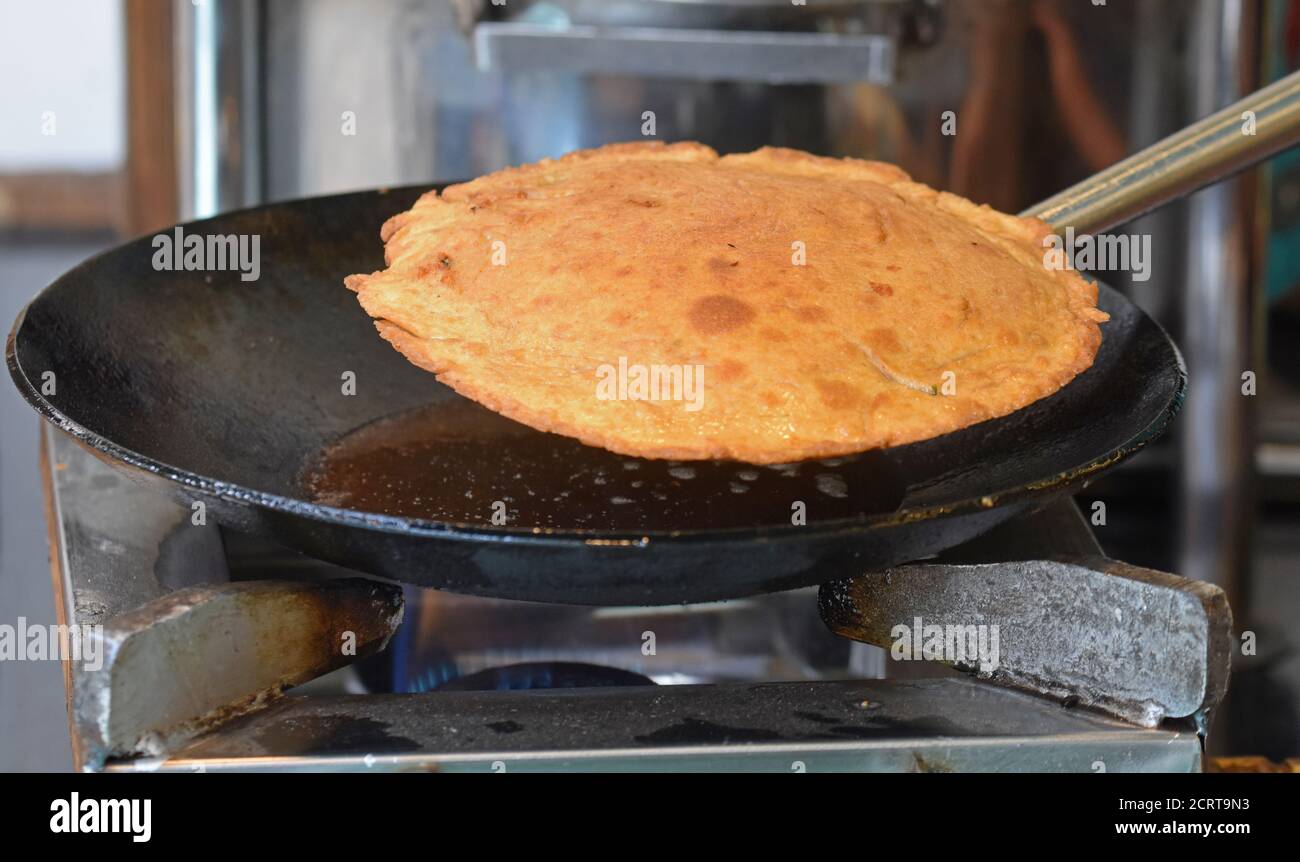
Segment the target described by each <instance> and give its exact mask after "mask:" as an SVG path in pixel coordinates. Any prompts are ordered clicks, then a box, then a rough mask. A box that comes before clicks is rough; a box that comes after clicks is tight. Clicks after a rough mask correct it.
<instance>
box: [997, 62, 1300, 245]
mask: <svg viewBox="0 0 1300 862" xmlns="http://www.w3.org/2000/svg"><path fill="white" fill-rule="evenodd" d="M1248 112H1249V114H1248ZM1252 128H1253V134H1249V133H1248V131H1250V130H1251V129H1252ZM1297 143H1300V72H1294V73H1292V74H1290V75H1288V76H1287V77H1285V78H1283V79H1281V80H1280V81H1277V82H1276V83H1273V84H1270V85H1269V86H1267V87H1265V88H1264V89H1262V90H1258V91H1256V92H1254V93H1252V94H1251V95H1249V96H1247V97H1246V98H1244V99H1242V100H1241V101H1239V102H1234V103H1233V104H1231V105H1229V106H1228V107H1226V108H1224V109H1223V110H1221V111H1219V112H1218V113H1215V114H1211V115H1210V116H1208V117H1206V118H1205V119H1203V120H1199V121H1197V122H1196V123H1193V124H1192V125H1190V126H1188V127H1187V128H1185V129H1183V130H1182V131H1180V132H1177V133H1175V134H1173V135H1170V136H1169V137H1167V138H1165V139H1164V140H1162V141H1159V142H1158V143H1155V144H1152V145H1151V146H1149V147H1147V148H1146V149H1145V150H1142V151H1141V152H1140V153H1137V154H1136V155H1133V156H1129V157H1128V158H1127V159H1125V160H1124V161H1122V162H1119V163H1118V164H1115V165H1112V166H1111V167H1109V168H1107V169H1106V170H1104V171H1102V172H1101V173H1099V174H1095V175H1093V176H1091V177H1089V178H1088V179H1086V180H1084V181H1083V182H1081V183H1078V184H1077V185H1074V186H1071V187H1070V188H1068V189H1066V190H1065V191H1063V192H1061V193H1059V194H1056V195H1053V196H1052V197H1050V198H1048V199H1047V200H1045V201H1043V202H1042V203H1039V204H1037V205H1035V206H1032V207H1030V208H1029V209H1027V210H1025V211H1024V212H1022V213H1021V215H1024V216H1037V217H1038V218H1040V219H1042V220H1043V221H1045V222H1047V223H1048V224H1050V225H1051V226H1052V227H1053V228H1054V229H1055V230H1057V231H1062V230H1064V229H1065V228H1066V227H1073V228H1074V229H1075V230H1076V231H1078V232H1080V233H1096V232H1097V231H1102V230H1106V229H1107V228H1111V227H1114V226H1115V225H1118V224H1123V223H1124V222H1127V221H1129V220H1130V219H1132V218H1135V217H1137V216H1140V215H1142V214H1143V213H1146V212H1149V211H1151V210H1153V209H1155V208H1157V207H1159V206H1161V205H1163V204H1166V203H1168V202H1169V201H1171V200H1174V199H1176V198H1180V197H1182V196H1184V195H1187V194H1191V193H1192V192H1194V191H1196V190H1197V189H1200V188H1204V187H1205V186H1208V185H1211V184H1212V183H1215V182H1218V181H1219V180H1222V179H1225V178H1226V177H1229V176H1231V175H1232V174H1234V173H1236V172H1237V171H1240V170H1242V169H1244V168H1247V167H1250V166H1251V165H1253V164H1255V163H1256V162H1260V161H1263V160H1264V159H1267V158H1268V157H1269V156H1272V155H1275V154H1277V153H1279V152H1281V151H1282V150H1285V149H1287V148H1288V147H1291V146H1294V145H1295V144H1297Z"/></svg>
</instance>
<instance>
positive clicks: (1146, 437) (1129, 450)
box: [5, 190, 1187, 548]
mask: <svg viewBox="0 0 1300 862" xmlns="http://www.w3.org/2000/svg"><path fill="white" fill-rule="evenodd" d="M384 191H390V190H384ZM268 206H275V204H272V205H268ZM257 209H261V207H258V208H257ZM135 241H137V240H130V241H128V243H127V244H129V243H130V242H135ZM120 247H121V246H118V247H117V248H120ZM112 251H113V249H110V250H107V251H104V252H101V253H99V254H96V255H94V256H92V257H90V258H87V260H85V261H82V262H81V263H79V264H77V266H75V267H73V268H72V269H70V270H68V272H66V273H64V274H63V275H61V276H59V278H57V279H55V280H54V281H53V282H51V283H50V284H48V285H46V287H45V288H43V289H42V290H41V292H40V293H38V294H37V295H36V297H34V298H33V299H32V300H30V301H29V302H28V303H26V304H25V305H24V306H23V307H22V309H21V310H20V311H19V312H18V315H17V317H16V319H15V320H14V324H13V326H12V328H11V329H10V332H9V335H8V337H7V339H6V342H5V363H6V365H7V366H8V368H9V372H10V377H11V378H12V379H13V381H14V384H15V386H16V388H17V389H18V390H19V392H20V393H21V394H22V396H23V398H24V400H25V401H27V403H28V404H29V405H30V406H31V407H32V408H33V409H34V410H35V411H36V412H37V413H38V414H39V415H40V416H41V417H42V418H43V419H44V420H46V421H47V422H49V423H50V424H51V425H53V426H54V427H56V428H58V429H59V430H61V431H63V432H64V433H67V434H69V435H70V436H71V437H73V438H74V439H76V440H77V441H78V442H80V443H81V444H82V445H84V446H87V447H89V448H90V449H92V450H94V451H96V452H99V453H101V454H103V455H105V456H107V457H108V458H109V459H110V461H111V462H113V463H114V464H115V465H122V466H124V467H126V468H129V469H132V470H138V471H142V472H144V473H148V474H150V475H152V476H157V477H161V478H163V479H166V480H168V482H169V483H171V485H173V486H174V487H175V488H176V489H177V490H178V491H179V492H182V493H183V494H198V495H203V496H207V497H212V498H217V499H229V500H232V501H234V502H237V503H241V504H245V505H253V506H256V507H258V508H260V509H264V510H269V511H272V512H276V513H279V514H286V515H292V516H296V517H306V518H310V519H312V520H316V521H322V522H325V523H330V524H335V525H338V526H342V527H348V528H360V529H365V530H373V531H377V532H383V533H400V534H403V535H412V536H420V537H425V538H436V539H443V540H451V541H464V542H469V543H482V542H501V543H510V544H526V545H538V546H543V547H557V548H559V547H564V548H567V547H574V546H578V545H586V546H588V547H602V546H606V547H644V546H646V545H648V544H650V543H651V542H673V543H682V544H689V543H692V542H697V541H698V542H719V541H727V540H730V541H737V540H739V541H742V542H744V543H751V542H754V541H764V540H768V539H778V538H779V539H782V540H790V539H795V538H803V539H808V540H811V539H816V538H826V537H832V536H836V535H839V534H843V533H860V532H862V531H864V530H887V529H889V528H891V527H896V526H900V525H902V524H905V523H910V522H915V521H927V520H932V519H936V518H943V517H950V516H955V515H961V514H967V513H971V512H977V511H983V510H987V509H991V508H995V507H1002V506H1006V505H1011V504H1015V503H1023V502H1026V501H1032V500H1034V499H1035V498H1044V499H1046V498H1050V497H1054V496H1057V495H1059V494H1062V493H1066V492H1068V491H1069V490H1071V488H1073V487H1074V486H1076V485H1078V484H1081V483H1082V482H1084V481H1085V480H1086V479H1087V478H1088V477H1090V476H1092V475H1094V474H1096V473H1100V472H1102V471H1104V470H1106V469H1108V468H1110V467H1112V466H1114V465H1115V464H1117V463H1119V462H1120V461H1123V460H1125V459H1127V458H1129V457H1130V456H1132V455H1133V454H1135V453H1137V452H1138V451H1140V450H1141V449H1143V448H1145V447H1146V446H1147V445H1148V444H1149V443H1151V442H1152V441H1153V440H1155V439H1157V438H1158V437H1159V436H1161V434H1163V433H1164V431H1165V429H1167V428H1168V426H1169V423H1170V422H1171V421H1172V420H1173V418H1174V416H1175V415H1177V413H1178V412H1179V410H1180V409H1181V407H1182V403H1183V400H1184V398H1185V396H1186V391H1187V366H1186V363H1185V362H1184V360H1183V356H1182V352H1181V351H1180V350H1179V349H1178V345H1177V344H1176V343H1175V342H1174V341H1173V339H1171V338H1170V337H1169V335H1168V333H1167V332H1166V331H1165V329H1164V328H1163V327H1162V326H1160V324H1159V323H1158V322H1157V321H1156V320H1154V319H1153V318H1151V317H1150V316H1149V315H1147V314H1146V312H1144V311H1142V309H1141V308H1138V307H1137V306H1134V307H1135V308H1137V311H1138V312H1139V313H1140V314H1142V315H1143V317H1145V318H1146V320H1147V321H1148V322H1149V323H1150V324H1151V325H1153V326H1155V327H1156V329H1157V330H1158V331H1159V332H1160V334H1161V335H1162V336H1163V337H1164V339H1165V342H1166V343H1167V344H1168V346H1169V347H1170V349H1171V350H1172V351H1173V356H1174V360H1175V362H1176V366H1177V367H1176V371H1177V374H1178V379H1177V386H1176V387H1175V391H1174V393H1173V394H1172V397H1171V398H1170V399H1169V401H1168V402H1166V403H1165V404H1164V405H1163V406H1162V407H1161V409H1160V410H1159V411H1158V413H1157V414H1156V415H1155V417H1154V418H1152V419H1151V421H1149V422H1148V423H1147V424H1146V425H1145V426H1144V427H1143V428H1142V429H1141V430H1139V431H1138V432H1137V433H1136V434H1134V435H1133V436H1132V437H1130V438H1129V439H1128V440H1126V441H1125V442H1124V443H1123V444H1121V445H1119V446H1117V447H1115V448H1113V449H1111V450H1109V451H1107V452H1105V453H1103V454H1101V455H1099V456H1098V457H1096V458H1094V459H1092V460H1091V461H1089V462H1087V463H1085V464H1082V465H1076V466H1073V467H1069V468H1066V469H1063V470H1060V471H1058V472H1056V473H1053V474H1052V475H1050V476H1048V477H1045V478H1043V479H1040V480H1038V481H1036V482H1032V483H1030V484H1026V485H1018V486H1015V487H1013V488H1009V489H1004V490H999V491H994V492H991V493H989V494H985V495H982V496H979V497H968V498H964V499H961V500H958V501H955V502H952V503H942V504H931V505H925V506H916V507H907V508H899V509H896V510H894V511H892V512H884V513H876V514H869V515H868V514H864V515H858V516H855V517H850V518H838V519H834V520H827V521H819V522H816V523H811V524H807V525H803V526H794V525H789V524H783V525H770V524H769V525H763V526H758V527H752V526H740V527H726V528H707V527H706V528H702V529H698V530H673V531H664V530H600V529H554V528H540V527H538V528H517V527H515V528H510V527H484V526H482V525H478V524H460V523H455V522H447V521H434V520H429V519H426V518H413V517H408V516H403V515H386V514H382V513H377V512H363V511H359V510H354V509H345V508H341V507H337V506H330V505H326V504H323V503H313V502H310V501H307V500H302V499H299V498H296V497H290V496H286V495H283V494H275V493H271V492H267V491H259V490H257V489H255V488H250V487H247V486H244V485H240V484H237V483H227V482H222V481H220V480H215V479H212V478H210V477H207V476H203V475H200V474H197V473H194V472H192V471H189V470H185V469H183V468H179V467H176V466H174V465H171V464H167V463H164V462H162V461H159V460H157V459H154V458H151V457H149V456H147V455H144V454H142V453H139V452H137V451H135V450H133V449H128V448H127V447H125V446H121V445H119V444H117V443H115V442H113V441H112V440H110V439H109V438H107V437H106V436H104V435H102V434H100V433H98V432H96V431H94V430H92V429H90V428H87V427H86V426H84V425H82V424H81V423H79V422H77V421H76V420H74V419H72V418H71V417H69V416H68V415H66V414H65V413H63V412H62V411H61V410H59V409H58V408H57V407H55V406H54V405H53V404H52V403H50V401H49V400H48V399H47V398H46V397H45V396H44V395H42V394H41V393H40V390H39V388H38V387H37V386H35V384H34V383H33V382H32V380H31V378H30V377H29V376H28V375H27V372H26V370H25V369H23V367H22V365H21V363H20V362H19V360H18V351H17V343H18V338H19V337H20V333H21V330H22V327H23V325H24V323H25V322H26V319H27V312H28V310H29V308H30V307H31V305H32V304H33V303H35V302H37V301H38V300H39V299H40V298H41V297H42V296H43V295H44V294H45V293H46V291H48V290H50V289H51V288H53V287H54V286H55V285H58V284H59V283H61V282H62V281H63V280H64V279H65V278H67V277H68V276H71V275H73V274H74V273H76V272H77V271H78V270H80V269H82V268H83V267H85V266H87V265H89V264H90V263H92V262H93V261H95V260H96V259H98V258H99V257H101V256H103V255H106V254H110V253H111V252H112ZM1098 288H1099V289H1100V290H1103V291H1106V292H1107V293H1109V294H1112V295H1113V296H1114V297H1115V298H1116V299H1118V300H1119V301H1120V302H1124V303H1128V304H1130V305H1132V303H1131V301H1130V300H1129V299H1128V298H1127V297H1125V296H1124V295H1123V294H1121V293H1119V291H1116V290H1115V289H1114V288H1111V287H1109V286H1108V285H1105V284H1103V283H1100V282H1098ZM1083 373H1084V374H1086V373H1087V371H1085V372H1083ZM1080 376H1082V375H1080ZM1078 379H1079V378H1077V377H1076V378H1075V380H1072V381H1071V382H1070V383H1068V384H1066V386H1065V387H1062V388H1061V389H1060V390H1058V392H1061V391H1064V390H1065V389H1066V388H1068V387H1069V386H1071V385H1074V384H1075V382H1076V381H1077V380H1078ZM1055 394H1056V393H1054V395H1055ZM458 397H463V396H458ZM1047 397H1049V398H1050V397H1053V396H1047ZM1028 406H1030V405H1026V407H1028ZM1020 409H1022V410H1023V409H1025V408H1024V407H1022V408H1020ZM1008 415H1014V414H1008ZM1002 418H1005V417H998V418H995V419H989V420H985V422H996V421H998V420H999V419H1002ZM981 424H984V423H978V424H977V425H974V426H970V427H972V428H974V427H978V426H979V425H981ZM961 430H965V429H961ZM942 436H944V435H940V437H942ZM931 439H939V438H931ZM921 442H926V441H921ZM738 463H739V462H738Z"/></svg>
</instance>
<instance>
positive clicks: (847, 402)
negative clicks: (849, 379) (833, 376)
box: [813, 380, 862, 410]
mask: <svg viewBox="0 0 1300 862" xmlns="http://www.w3.org/2000/svg"><path fill="white" fill-rule="evenodd" d="M813 385H814V386H816V387H817V394H818V395H820V396H821V399H822V403H823V404H825V405H826V406H827V407H829V408H830V409H832V410H848V409H850V408H852V407H856V406H857V405H858V404H859V402H861V400H862V393H861V392H859V391H858V390H857V389H856V388H854V387H853V386H852V385H850V384H848V383H845V382H844V381H843V380H814V381H813Z"/></svg>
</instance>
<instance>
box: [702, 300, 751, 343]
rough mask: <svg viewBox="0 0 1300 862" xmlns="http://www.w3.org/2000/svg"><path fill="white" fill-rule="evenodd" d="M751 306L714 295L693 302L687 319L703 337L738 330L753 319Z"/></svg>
mask: <svg viewBox="0 0 1300 862" xmlns="http://www.w3.org/2000/svg"><path fill="white" fill-rule="evenodd" d="M754 315H755V311H754V308H753V306H751V305H750V304H749V303H747V302H743V301H741V300H739V299H736V298H735V297H731V296H727V295H726V294H721V293H715V294H713V295H712V296H704V297H700V298H699V299H697V300H695V303H694V304H693V305H692V306H691V310H690V314H689V315H688V316H689V319H690V322H691V326H693V327H695V329H696V330H697V331H699V332H702V333H704V334H705V335H716V334H718V333H722V332H731V331H732V330H736V329H739V328H740V327H742V326H744V325H745V324H747V323H749V322H750V321H751V320H753V319H754Z"/></svg>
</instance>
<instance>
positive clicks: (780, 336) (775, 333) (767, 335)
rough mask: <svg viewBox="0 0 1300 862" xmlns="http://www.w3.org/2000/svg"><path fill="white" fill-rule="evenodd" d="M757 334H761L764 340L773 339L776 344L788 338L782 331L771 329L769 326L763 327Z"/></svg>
mask: <svg viewBox="0 0 1300 862" xmlns="http://www.w3.org/2000/svg"><path fill="white" fill-rule="evenodd" d="M759 335H761V336H762V337H763V339H764V340H765V341H775V342H777V343H778V344H779V343H781V342H783V341H789V340H790V338H789V336H787V335H786V334H785V333H784V332H782V331H781V330H779V329H773V328H772V327H770V326H765V327H763V331H762V332H760V333H759Z"/></svg>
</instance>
